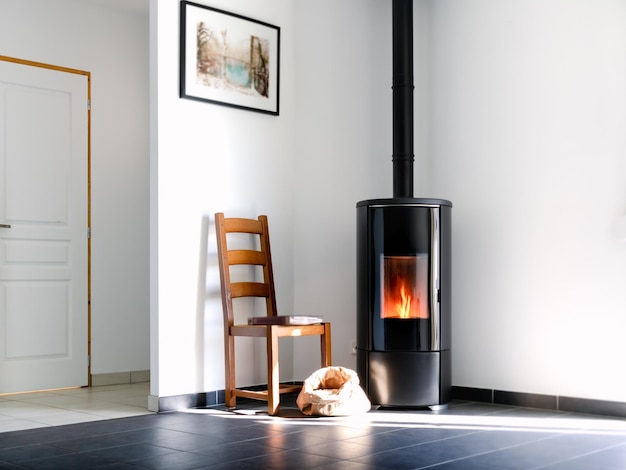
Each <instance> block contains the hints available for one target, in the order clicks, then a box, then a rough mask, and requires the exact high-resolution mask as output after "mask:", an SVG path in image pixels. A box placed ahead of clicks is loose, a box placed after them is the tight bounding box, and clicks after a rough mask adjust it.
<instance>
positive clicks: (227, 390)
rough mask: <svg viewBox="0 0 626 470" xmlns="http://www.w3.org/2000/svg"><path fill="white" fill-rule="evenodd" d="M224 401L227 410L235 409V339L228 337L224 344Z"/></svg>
mask: <svg viewBox="0 0 626 470" xmlns="http://www.w3.org/2000/svg"><path fill="white" fill-rule="evenodd" d="M224 372H225V380H224V401H225V402H226V408H235V406H236V405H237V397H236V396H235V395H234V394H233V390H234V389H235V338H234V337H233V336H230V335H229V336H227V337H226V339H225V344H224Z"/></svg>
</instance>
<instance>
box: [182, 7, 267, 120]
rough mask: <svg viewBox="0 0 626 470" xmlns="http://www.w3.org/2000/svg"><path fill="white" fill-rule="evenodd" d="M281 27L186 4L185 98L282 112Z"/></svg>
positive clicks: (183, 74) (184, 38)
mask: <svg viewBox="0 0 626 470" xmlns="http://www.w3.org/2000/svg"><path fill="white" fill-rule="evenodd" d="M279 73H280V28H279V27H278V26H274V25H271V24H269V23H265V22H263V21H258V20H255V19H252V18H248V17H245V16H242V15H238V14H235V13H230V12H227V11H223V10H218V9H216V8H212V7H209V6H206V5H201V4H198V3H194V2H190V1H186V0H182V1H181V3H180V97H181V98H187V99H192V100H198V101H205V102H208V103H214V104H218V105H223V106H230V107H234V108H240V109H245V110H249V111H256V112H260V113H266V114H272V115H276V116H277V115H278V114H279V92H280V87H279V78H280V77H279Z"/></svg>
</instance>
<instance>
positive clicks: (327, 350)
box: [320, 323, 333, 367]
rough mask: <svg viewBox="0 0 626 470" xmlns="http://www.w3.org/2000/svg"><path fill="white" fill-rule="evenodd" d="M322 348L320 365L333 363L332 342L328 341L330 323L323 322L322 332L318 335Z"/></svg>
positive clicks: (326, 365)
mask: <svg viewBox="0 0 626 470" xmlns="http://www.w3.org/2000/svg"><path fill="white" fill-rule="evenodd" d="M320 343H321V348H322V367H329V366H331V365H332V363H333V359H332V347H331V345H332V343H331V341H330V323H324V333H323V334H322V335H320Z"/></svg>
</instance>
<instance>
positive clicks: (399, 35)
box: [392, 0, 415, 198]
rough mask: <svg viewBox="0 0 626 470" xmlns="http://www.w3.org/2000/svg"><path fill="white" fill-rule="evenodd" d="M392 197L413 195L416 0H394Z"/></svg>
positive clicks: (410, 196)
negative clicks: (414, 4) (414, 17)
mask: <svg viewBox="0 0 626 470" xmlns="http://www.w3.org/2000/svg"><path fill="white" fill-rule="evenodd" d="M392 1H393V4H392V25H393V33H392V34H393V82H392V83H393V86H392V90H393V157H392V161H393V197H394V198H412V197H413V162H414V160H415V154H414V153H413V90H414V86H413V0H392Z"/></svg>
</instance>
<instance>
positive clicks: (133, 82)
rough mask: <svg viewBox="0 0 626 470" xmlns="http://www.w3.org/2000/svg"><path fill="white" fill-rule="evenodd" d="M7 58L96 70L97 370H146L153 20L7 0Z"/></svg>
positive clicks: (78, 5)
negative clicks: (150, 37)
mask: <svg viewBox="0 0 626 470" xmlns="http://www.w3.org/2000/svg"><path fill="white" fill-rule="evenodd" d="M133 1H140V0H133ZM0 54H2V55H7V56H13V57H17V58H21V59H26V60H33V61H39V62H44V63H50V64H54V65H59V66H64V67H69V68H74V69H79V70H86V71H89V72H91V91H92V130H91V136H92V141H91V150H92V153H91V158H92V168H91V196H92V198H91V210H92V251H91V259H92V303H91V308H92V327H91V333H92V335H91V338H92V343H91V347H92V373H94V374H103V373H110V372H127V371H134V370H145V369H148V368H149V345H148V341H149V335H148V325H149V303H148V220H149V219H148V182H149V181H148V164H149V159H148V17H147V15H146V14H144V15H135V14H129V13H128V12H127V11H126V10H122V11H120V10H114V9H111V8H108V7H105V6H101V5H98V4H97V3H94V4H92V3H90V2H86V1H72V0H59V1H55V2H50V1H48V0H19V1H16V0H0Z"/></svg>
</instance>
